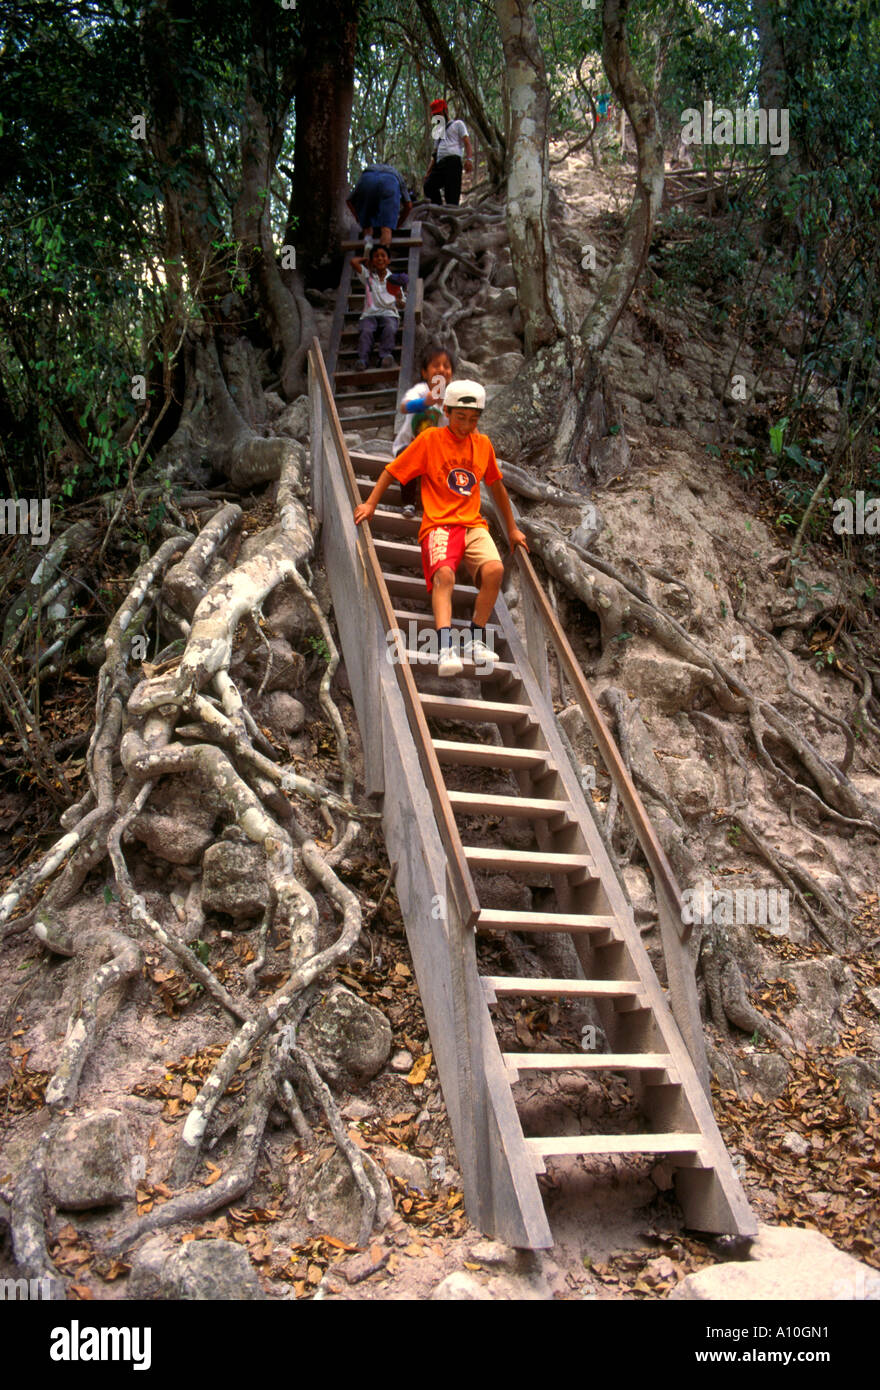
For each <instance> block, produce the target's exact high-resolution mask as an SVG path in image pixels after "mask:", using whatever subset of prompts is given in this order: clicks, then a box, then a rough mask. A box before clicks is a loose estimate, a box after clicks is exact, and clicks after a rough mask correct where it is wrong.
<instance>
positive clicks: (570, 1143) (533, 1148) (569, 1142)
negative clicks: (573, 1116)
mask: <svg viewBox="0 0 880 1390" xmlns="http://www.w3.org/2000/svg"><path fill="white" fill-rule="evenodd" d="M525 1143H526V1148H527V1149H528V1150H529V1152H530V1153H533V1154H534V1155H535V1157H536V1158H553V1157H556V1158H562V1157H564V1156H567V1157H583V1158H588V1157H600V1156H601V1155H604V1154H664V1153H666V1154H673V1153H677V1154H681V1153H687V1154H699V1153H700V1152H701V1150H702V1147H703V1144H702V1136H701V1135H699V1134H560V1135H556V1136H553V1135H549V1136H547V1137H546V1138H540V1139H526V1141H525ZM541 1168H542V1169H543V1164H542V1165H541ZM539 1171H541V1169H539Z"/></svg>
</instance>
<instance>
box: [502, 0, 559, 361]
mask: <svg viewBox="0 0 880 1390" xmlns="http://www.w3.org/2000/svg"><path fill="white" fill-rule="evenodd" d="M495 13H496V14H497V16H498V27H499V29H500V31H501V41H502V44H503V45H504V58H505V82H506V84H507V88H508V93H509V102H510V130H509V131H508V138H507V230H508V236H509V238H510V257H511V260H512V262H513V271H514V274H515V276H516V284H517V295H518V299H519V309H520V313H521V314H522V320H523V335H524V338H525V349H526V356H527V357H532V356H533V355H534V354H535V353H536V352H537V351H538V349H539V348H542V347H546V346H549V345H550V344H552V343H555V342H556V340H557V338H559V337H560V336H561V335H562V334H563V333H564V332H565V320H566V313H565V301H564V299H563V296H562V288H561V286H560V283H559V277H558V274H557V270H556V258H555V255H554V252H553V243H552V241H551V239H550V211H549V201H550V199H549V192H550V189H549V180H548V177H547V170H548V167H549V165H548V157H549V154H548V122H549V116H550V93H549V91H548V89H547V73H546V70H545V67H544V54H543V52H542V51H541V43H540V40H539V38H538V31H537V28H536V26H535V16H534V13H533V11H532V7H531V3H530V0H495Z"/></svg>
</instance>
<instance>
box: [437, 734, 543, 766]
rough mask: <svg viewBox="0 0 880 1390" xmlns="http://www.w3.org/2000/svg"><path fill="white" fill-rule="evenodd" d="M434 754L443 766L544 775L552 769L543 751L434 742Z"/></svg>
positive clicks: (492, 744)
mask: <svg viewBox="0 0 880 1390" xmlns="http://www.w3.org/2000/svg"><path fill="white" fill-rule="evenodd" d="M431 742H432V744H433V745H434V752H435V753H436V754H437V758H438V760H439V761H440V762H441V763H455V764H458V765H461V766H464V767H493V768H511V769H513V770H514V771H516V772H527V771H532V770H533V769H535V768H538V769H540V770H541V772H545V771H546V770H547V769H548V768H549V767H551V766H552V763H551V761H550V754H549V753H547V752H546V751H545V750H544V749H542V748H500V747H499V746H498V745H497V744H494V743H455V742H451V741H450V740H448V739H442V738H432V739H431Z"/></svg>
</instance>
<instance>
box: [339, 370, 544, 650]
mask: <svg viewBox="0 0 880 1390" xmlns="http://www.w3.org/2000/svg"><path fill="white" fill-rule="evenodd" d="M485 405H486V392H485V391H484V389H483V387H482V386H481V385H480V384H479V382H476V381H453V382H450V384H449V385H448V386H447V388H446V396H445V398H444V406H443V408H444V410H445V411H446V415H447V417H448V419H449V424H448V425H447V426H445V427H444V428H443V429H431V430H423V432H422V433H421V434H420V435H419V436H418V438H417V439H414V440H413V442H412V444H410V446H409V448H407V449H404V451H403V453H402V454H399V455H398V457H397V458H396V459H394V460H393V461H392V462H391V463H389V464H386V466H385V468H383V470H382V472H381V474H380V476H379V480H378V482H377V483H376V486H375V487H374V488H373V491H372V492H371V493H370V495H369V497H368V498H367V500H366V501H365V502H361V504H360V506H358V507H356V508H355V513H354V520H355V524H356V525H357V526H360V524H361V522H363V521H369V519H370V517H371V516H372V515H373V513H374V512H375V510H376V507H377V506H378V503H379V500H380V499H381V497H382V495H383V493H384V492H385V489H386V488H387V487H388V486H389V485H390V484H391V483H392V482H399V483H405V482H407V481H408V480H409V479H410V478H421V479H422V506H423V508H424V516H423V518H422V524H421V528H420V530H419V542H420V544H421V548H422V569H423V571H424V575H425V583H426V585H427V588H428V592H429V593H430V595H431V607H432V609H433V613H434V625H435V627H436V629H437V641H438V664H437V674H438V675H440V676H457V675H460V674H461V672H462V670H463V669H464V668H463V663H462V660H461V657H460V656H459V654H458V652H457V651H455V650H454V648H453V642H452V633H453V628H452V591H453V589H454V588H455V573H456V570H457V569H458V567H459V565H460V564H461V562H462V560H464V563H465V566H466V567H467V569H468V571H469V572H470V574H471V576H472V578H473V580H474V583H475V584H476V585H477V587H478V590H479V592H478V593H477V597H476V599H475V601H474V612H473V619H472V621H471V627H470V632H469V633H466V634H465V654H466V655H468V656H469V657H470V659H471V661H473V662H474V663H475V664H476V665H481V666H483V667H484V668H486V667H487V666H488V667H491V665H492V664H493V663H494V662H495V661H496V660H497V657H496V655H495V653H494V652H493V651H492V649H491V647H489V646H487V645H486V623H487V622H488V621H489V615H490V614H491V612H492V609H493V608H494V606H495V600H496V599H497V597H498V593H499V590H500V589H501V580H502V578H503V575H504V566H503V564H502V563H501V556H500V555H499V554H498V547H497V546H496V545H495V542H494V541H493V539H492V537H491V536H490V535H489V527H488V524H487V522H486V520H485V518H484V517H483V515H482V513H481V511H480V482H481V480H485V482H486V483H487V484H488V486H489V489H490V491H491V493H492V496H493V497H494V499H495V504H496V506H497V507H498V510H499V512H500V513H501V516H502V519H503V521H504V525H505V527H506V528H507V538H508V541H509V543H510V546H511V549H513V548H514V547H515V546H517V545H521V546H523V547H524V548H525V549H526V550H528V545H527V544H526V538H525V535H524V534H523V532H522V531H520V530H519V528H518V526H517V524H516V521H515V520H514V516H513V510H512V508H511V505H510V498H509V497H508V495H507V489H506V487H505V486H504V483H503V481H502V478H501V473H500V471H499V468H498V462H497V460H496V458H495V450H494V449H493V448H492V443H491V440H490V439H489V438H488V437H487V436H486V435H485V434H480V433H479V432H478V430H477V425H478V424H479V422H480V414H481V412H482V410H483V409H484V407H485ZM456 636H458V633H456Z"/></svg>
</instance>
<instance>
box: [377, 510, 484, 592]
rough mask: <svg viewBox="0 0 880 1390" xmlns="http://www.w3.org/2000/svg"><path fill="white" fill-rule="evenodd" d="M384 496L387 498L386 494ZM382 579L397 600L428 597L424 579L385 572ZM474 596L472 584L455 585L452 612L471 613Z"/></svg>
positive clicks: (474, 590)
mask: <svg viewBox="0 0 880 1390" xmlns="http://www.w3.org/2000/svg"><path fill="white" fill-rule="evenodd" d="M392 486H396V484H392ZM385 496H386V497H387V496H388V493H387V492H386V494H385ZM382 578H383V579H384V580H385V584H386V586H387V588H388V592H389V593H390V594H393V595H395V596H396V597H398V598H406V599H422V600H424V599H426V598H428V597H429V595H428V590H427V589H426V588H425V581H424V579H416V577H415V576H414V575H411V574H389V573H388V572H387V571H384V572H383V575H382ZM476 596H477V591H476V589H475V588H474V587H473V585H472V584H456V586H455V588H454V589H453V591H452V608H453V612H454V611H455V609H456V608H458V609H461V608H466V609H467V610H468V611H471V610H472V609H473V606H474V599H475V598H476ZM392 611H393V610H392Z"/></svg>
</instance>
